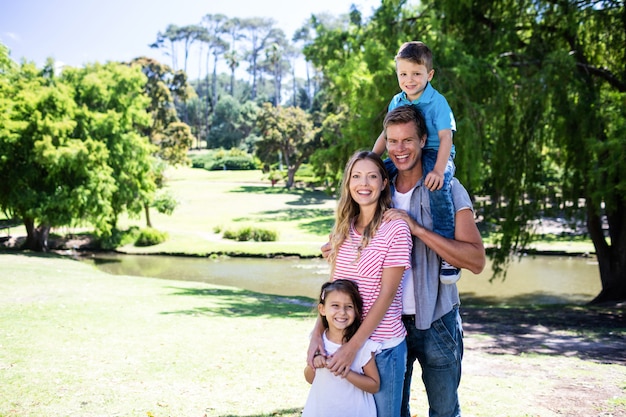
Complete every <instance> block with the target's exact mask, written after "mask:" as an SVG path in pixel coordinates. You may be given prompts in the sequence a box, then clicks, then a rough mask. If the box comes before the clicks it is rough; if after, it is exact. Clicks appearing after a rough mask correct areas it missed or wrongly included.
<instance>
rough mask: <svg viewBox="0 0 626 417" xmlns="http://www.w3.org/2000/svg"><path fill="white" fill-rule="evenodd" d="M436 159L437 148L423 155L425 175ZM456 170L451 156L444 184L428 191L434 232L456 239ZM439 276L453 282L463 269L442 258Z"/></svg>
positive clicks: (442, 279)
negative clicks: (451, 185) (452, 189)
mask: <svg viewBox="0 0 626 417" xmlns="http://www.w3.org/2000/svg"><path fill="white" fill-rule="evenodd" d="M436 160H437V151H436V150H430V149H428V150H426V151H424V153H423V157H422V165H423V166H424V175H426V174H427V173H428V172H430V171H431V170H432V169H433V167H434V166H435V161H436ZM454 171H455V166H454V162H453V161H452V158H450V159H449V160H448V164H447V165H446V170H445V172H444V181H443V186H442V187H441V189H439V190H436V191H431V192H429V193H428V194H429V196H430V212H431V215H432V218H433V232H435V233H437V234H439V235H441V236H443V237H446V238H448V239H454V203H453V202H452V194H451V190H450V181H451V180H452V177H453V176H454ZM439 277H440V279H441V282H442V283H443V284H453V283H455V282H457V281H458V280H459V278H460V277H461V270H460V269H459V268H457V267H455V266H453V265H450V264H449V263H448V262H446V261H445V260H444V259H442V260H441V272H440V276H439Z"/></svg>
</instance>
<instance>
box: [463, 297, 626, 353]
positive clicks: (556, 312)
mask: <svg viewBox="0 0 626 417" xmlns="http://www.w3.org/2000/svg"><path fill="white" fill-rule="evenodd" d="M481 301H486V300H481ZM500 305H501V300H500ZM461 314H462V317H463V328H464V330H465V332H466V334H467V336H468V338H469V340H468V342H469V343H468V347H469V348H477V349H479V350H481V351H485V352H488V353H492V354H513V355H521V354H540V355H554V356H572V357H577V358H580V359H583V360H590V361H594V362H599V363H613V364H624V365H626V354H625V353H624V352H626V315H625V310H624V307H623V306H611V307H595V306H583V305H564V304H561V305H515V306H486V305H484V304H482V302H481V304H480V305H479V304H470V305H466V303H465V304H464V305H463V307H462V308H461ZM472 336H476V337H475V338H473V337H472Z"/></svg>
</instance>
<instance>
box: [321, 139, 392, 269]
mask: <svg viewBox="0 0 626 417" xmlns="http://www.w3.org/2000/svg"><path fill="white" fill-rule="evenodd" d="M365 159H367V160H370V161H372V162H374V163H375V164H376V166H377V167H378V170H379V171H380V175H381V178H382V179H383V183H384V184H385V185H384V187H383V189H382V190H381V193H380V197H379V198H378V205H377V207H376V212H375V213H374V217H373V218H372V221H371V222H370V223H369V224H368V225H367V226H366V227H365V230H364V231H363V235H362V237H361V242H360V244H359V246H358V248H357V252H358V255H357V260H358V258H359V256H360V255H361V251H362V250H363V248H365V247H366V246H367V245H368V244H369V242H370V240H371V239H372V238H373V237H374V235H375V234H376V231H377V230H378V228H379V227H380V224H381V223H382V220H383V213H384V212H385V210H387V209H388V208H390V207H391V186H390V183H389V174H388V173H387V170H386V169H385V164H384V163H383V161H382V159H380V156H378V155H377V154H375V153H374V152H369V151H359V152H356V153H355V154H353V155H352V157H351V158H350V160H349V161H348V163H347V164H346V168H345V169H344V172H343V178H342V181H341V194H340V196H339V203H338V204H337V212H336V213H335V225H334V226H333V231H332V233H331V235H330V254H329V255H328V261H329V262H330V263H331V269H332V272H334V270H335V263H336V261H337V253H338V252H339V247H341V245H342V244H343V242H344V241H345V240H346V239H347V238H348V237H349V236H350V226H351V225H352V222H353V221H354V220H355V219H356V218H357V217H358V216H359V214H360V213H361V208H360V207H359V205H358V204H357V203H356V202H355V201H354V200H353V199H352V196H351V195H350V177H351V174H352V168H353V167H354V164H356V163H357V162H358V161H361V160H365Z"/></svg>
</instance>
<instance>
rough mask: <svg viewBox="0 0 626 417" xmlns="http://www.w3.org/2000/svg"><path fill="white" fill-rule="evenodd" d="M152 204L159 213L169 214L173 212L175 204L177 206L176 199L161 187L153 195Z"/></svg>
mask: <svg viewBox="0 0 626 417" xmlns="http://www.w3.org/2000/svg"><path fill="white" fill-rule="evenodd" d="M152 205H153V206H154V207H155V208H156V209H157V211H158V212H159V213H163V214H167V215H168V216H171V215H172V213H173V212H174V209H176V206H178V201H176V199H175V198H174V196H173V195H172V194H171V193H170V192H168V191H166V190H162V189H161V190H159V191H158V192H157V194H156V196H155V197H154V201H153V202H152Z"/></svg>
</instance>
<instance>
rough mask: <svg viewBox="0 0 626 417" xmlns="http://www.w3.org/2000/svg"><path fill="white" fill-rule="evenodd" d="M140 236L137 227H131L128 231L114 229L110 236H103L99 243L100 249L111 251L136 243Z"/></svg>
mask: <svg viewBox="0 0 626 417" xmlns="http://www.w3.org/2000/svg"><path fill="white" fill-rule="evenodd" d="M138 236H139V227H137V226H131V227H130V228H128V230H119V229H113V230H112V231H111V234H110V235H107V236H101V237H100V238H99V240H98V242H97V243H98V245H99V246H100V249H104V250H111V249H115V248H117V247H120V246H124V245H128V244H129V243H132V242H135V241H136V240H137V237H138Z"/></svg>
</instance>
